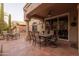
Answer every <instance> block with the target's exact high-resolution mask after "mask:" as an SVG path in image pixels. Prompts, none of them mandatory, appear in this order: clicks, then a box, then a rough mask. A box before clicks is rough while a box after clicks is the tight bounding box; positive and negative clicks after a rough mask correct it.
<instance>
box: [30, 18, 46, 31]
mask: <svg viewBox="0 0 79 59" xmlns="http://www.w3.org/2000/svg"><path fill="white" fill-rule="evenodd" d="M41 20H43V19H40V18H35V17H32V18H31V20H30V21H29V30H30V31H32V24H33V23H34V22H36V23H37V31H39V32H42V31H44V30H45V26H44V25H45V24H44V23H43V22H42V21H41Z"/></svg>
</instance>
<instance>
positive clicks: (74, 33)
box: [29, 6, 79, 45]
mask: <svg viewBox="0 0 79 59" xmlns="http://www.w3.org/2000/svg"><path fill="white" fill-rule="evenodd" d="M32 8H33V7H32ZM52 8H53V7H52ZM29 9H30V8H29ZM77 11H78V10H77V6H76V7H73V8H69V9H63V10H62V11H60V10H59V11H56V12H55V13H53V14H52V17H53V16H57V15H61V14H64V13H69V20H68V33H69V36H68V37H69V38H68V39H69V41H68V42H70V43H72V44H73V43H75V44H76V45H78V39H79V38H78V31H79V30H78V23H77V22H78V15H77V14H78V12H77ZM74 19H75V21H76V23H77V25H76V26H71V23H72V22H73V21H74ZM41 20H42V19H41ZM33 22H37V23H39V22H40V19H39V18H31V21H30V22H29V29H30V30H31V29H32V23H33ZM44 27H45V25H44ZM43 30H45V28H44V29H41V26H40V25H38V31H43Z"/></svg>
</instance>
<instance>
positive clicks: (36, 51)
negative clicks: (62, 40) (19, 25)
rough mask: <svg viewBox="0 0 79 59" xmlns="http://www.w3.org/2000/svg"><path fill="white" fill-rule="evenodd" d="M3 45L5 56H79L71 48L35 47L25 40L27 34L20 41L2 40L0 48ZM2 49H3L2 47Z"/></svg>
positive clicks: (22, 35)
mask: <svg viewBox="0 0 79 59" xmlns="http://www.w3.org/2000/svg"><path fill="white" fill-rule="evenodd" d="M1 44H3V55H4V56H77V55H78V51H77V50H76V49H74V48H71V47H65V46H61V45H60V46H58V47H56V48H53V47H50V46H49V47H41V49H40V48H39V46H38V45H37V46H34V45H33V44H31V43H30V42H29V41H27V40H25V33H23V34H21V38H20V39H18V40H9V41H5V40H0V46H1ZM0 49H1V47H0Z"/></svg>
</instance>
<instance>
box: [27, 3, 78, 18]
mask: <svg viewBox="0 0 79 59" xmlns="http://www.w3.org/2000/svg"><path fill="white" fill-rule="evenodd" d="M74 7H75V8H77V4H75V3H42V4H41V5H40V6H39V7H38V8H36V9H35V10H33V11H32V12H30V13H29V14H28V16H29V17H32V16H35V17H41V18H46V17H48V14H49V13H50V14H51V15H54V14H55V13H57V12H58V13H60V12H63V11H68V10H69V9H74Z"/></svg>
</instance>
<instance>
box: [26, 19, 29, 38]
mask: <svg viewBox="0 0 79 59" xmlns="http://www.w3.org/2000/svg"><path fill="white" fill-rule="evenodd" d="M26 28H27V29H26V31H27V39H29V20H27V27H26Z"/></svg>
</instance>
